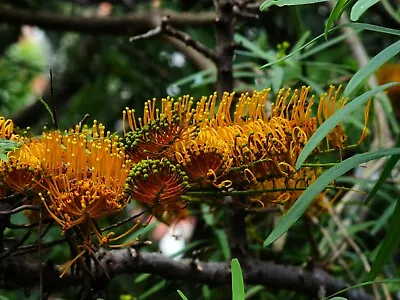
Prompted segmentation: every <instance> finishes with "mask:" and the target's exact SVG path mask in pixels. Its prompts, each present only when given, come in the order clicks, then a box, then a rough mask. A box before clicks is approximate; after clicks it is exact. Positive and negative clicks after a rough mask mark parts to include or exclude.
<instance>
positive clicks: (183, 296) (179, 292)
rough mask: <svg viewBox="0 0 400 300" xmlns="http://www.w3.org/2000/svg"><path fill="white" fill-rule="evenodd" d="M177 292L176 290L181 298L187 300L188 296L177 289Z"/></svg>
mask: <svg viewBox="0 0 400 300" xmlns="http://www.w3.org/2000/svg"><path fill="white" fill-rule="evenodd" d="M177 292H178V294H179V296H181V299H183V300H188V298H187V297H186V296H185V294H184V293H182V292H181V290H177Z"/></svg>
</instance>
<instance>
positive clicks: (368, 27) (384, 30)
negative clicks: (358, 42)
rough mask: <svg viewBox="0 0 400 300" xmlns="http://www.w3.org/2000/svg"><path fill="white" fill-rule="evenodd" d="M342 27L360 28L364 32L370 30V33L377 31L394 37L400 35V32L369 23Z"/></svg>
mask: <svg viewBox="0 0 400 300" xmlns="http://www.w3.org/2000/svg"><path fill="white" fill-rule="evenodd" d="M340 26H342V27H352V28H358V29H362V30H369V31H375V32H380V33H386V34H392V35H400V30H397V29H393V28H387V27H382V26H377V25H372V24H367V23H348V24H343V25H340Z"/></svg>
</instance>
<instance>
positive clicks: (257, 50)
mask: <svg viewBox="0 0 400 300" xmlns="http://www.w3.org/2000/svg"><path fill="white" fill-rule="evenodd" d="M235 42H237V43H239V44H241V45H242V46H243V47H245V48H246V49H248V50H250V51H251V52H252V53H254V54H255V55H257V56H258V57H259V58H262V59H264V60H266V61H271V60H274V59H275V56H274V55H270V54H268V53H267V52H266V51H265V50H263V49H261V48H260V47H258V45H257V44H256V43H253V42H252V41H250V40H249V39H247V38H246V37H244V36H243V35H241V34H239V33H237V34H235Z"/></svg>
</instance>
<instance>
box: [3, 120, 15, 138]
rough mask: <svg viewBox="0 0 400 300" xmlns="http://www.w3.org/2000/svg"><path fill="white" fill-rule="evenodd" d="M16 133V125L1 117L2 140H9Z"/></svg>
mask: <svg viewBox="0 0 400 300" xmlns="http://www.w3.org/2000/svg"><path fill="white" fill-rule="evenodd" d="M13 131H14V123H13V121H12V120H10V119H6V118H4V117H0V139H5V140H9V139H10V138H11V137H12V135H13Z"/></svg>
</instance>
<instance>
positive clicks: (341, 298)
mask: <svg viewBox="0 0 400 300" xmlns="http://www.w3.org/2000/svg"><path fill="white" fill-rule="evenodd" d="M331 300H348V299H347V298H344V297H333V298H332V299H331Z"/></svg>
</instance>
